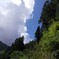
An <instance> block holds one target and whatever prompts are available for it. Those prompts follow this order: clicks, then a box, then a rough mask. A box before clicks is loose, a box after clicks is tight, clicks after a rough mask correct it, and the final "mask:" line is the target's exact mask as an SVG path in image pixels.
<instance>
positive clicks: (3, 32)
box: [0, 0, 35, 45]
mask: <svg viewBox="0 0 59 59" xmlns="http://www.w3.org/2000/svg"><path fill="white" fill-rule="evenodd" d="M34 5H35V0H0V41H2V42H3V43H6V44H8V45H11V44H12V42H14V41H15V39H16V38H17V37H21V36H24V37H25V40H24V43H26V42H29V41H30V40H31V39H30V37H29V34H28V33H27V27H26V21H27V20H28V19H30V18H32V13H33V10H34Z"/></svg>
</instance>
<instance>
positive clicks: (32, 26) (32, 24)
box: [26, 0, 46, 39]
mask: <svg viewBox="0 0 59 59" xmlns="http://www.w3.org/2000/svg"><path fill="white" fill-rule="evenodd" d="M45 1H46V0H35V6H34V11H33V18H31V19H30V20H29V21H27V23H26V24H27V28H28V33H29V35H30V38H32V39H34V38H35V31H36V29H37V27H38V25H39V24H38V20H39V19H40V16H41V13H42V8H43V5H44V2H45Z"/></svg>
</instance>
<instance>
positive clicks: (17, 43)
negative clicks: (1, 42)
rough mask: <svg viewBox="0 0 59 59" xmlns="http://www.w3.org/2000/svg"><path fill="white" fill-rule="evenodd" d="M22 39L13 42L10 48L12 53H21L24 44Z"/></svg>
mask: <svg viewBox="0 0 59 59" xmlns="http://www.w3.org/2000/svg"><path fill="white" fill-rule="evenodd" d="M23 40H24V37H20V38H17V39H16V40H15V42H14V43H13V44H12V46H11V50H12V51H17V50H19V51H23V49H24V43H23Z"/></svg>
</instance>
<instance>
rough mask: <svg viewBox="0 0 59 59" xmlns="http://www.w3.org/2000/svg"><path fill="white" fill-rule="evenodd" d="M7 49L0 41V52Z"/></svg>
mask: <svg viewBox="0 0 59 59" xmlns="http://www.w3.org/2000/svg"><path fill="white" fill-rule="evenodd" d="M7 48H8V46H7V45H6V44H4V43H3V42H1V41H0V50H5V49H7Z"/></svg>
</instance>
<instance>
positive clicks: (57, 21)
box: [0, 0, 59, 59]
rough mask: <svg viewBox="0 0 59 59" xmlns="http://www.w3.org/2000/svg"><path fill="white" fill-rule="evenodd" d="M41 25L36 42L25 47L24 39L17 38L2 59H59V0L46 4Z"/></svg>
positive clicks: (49, 1) (36, 33) (0, 57)
mask: <svg viewBox="0 0 59 59" xmlns="http://www.w3.org/2000/svg"><path fill="white" fill-rule="evenodd" d="M40 23H42V27H41V28H40V26H38V28H37V30H36V32H35V40H34V41H31V42H29V43H28V44H26V45H24V43H23V40H24V37H20V38H17V39H16V40H15V42H14V43H13V44H12V45H11V47H10V48H8V49H7V50H2V51H0V59H59V0H47V1H46V2H45V4H44V6H43V11H42V13H41V18H40V20H39V24H40Z"/></svg>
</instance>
